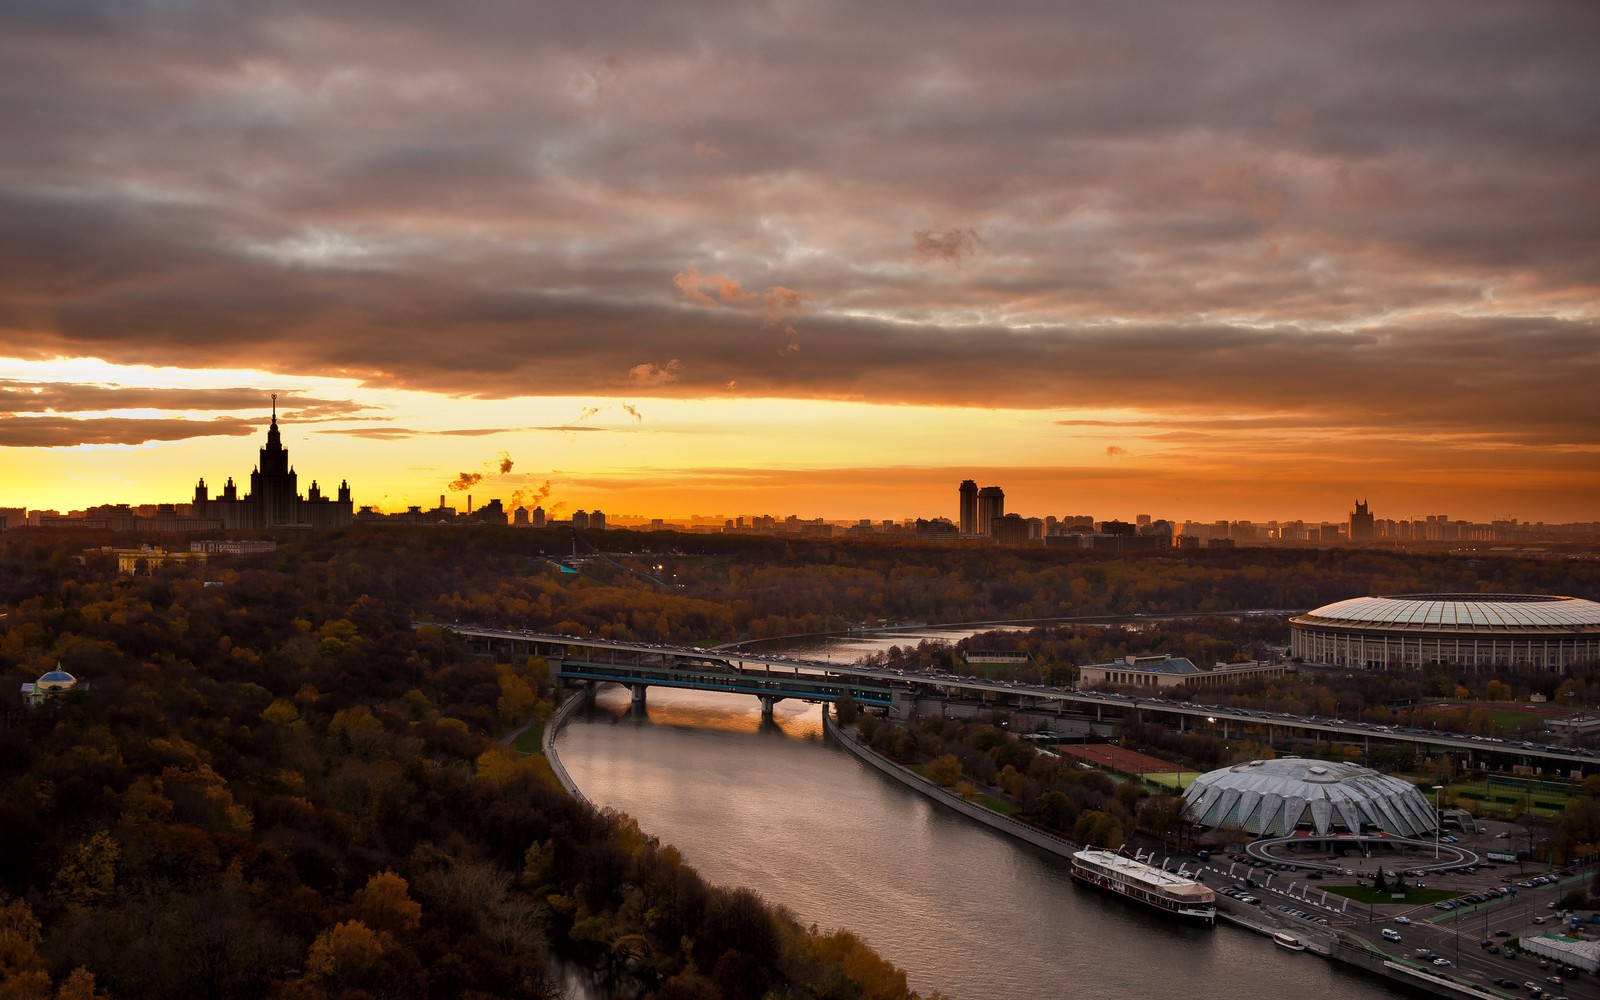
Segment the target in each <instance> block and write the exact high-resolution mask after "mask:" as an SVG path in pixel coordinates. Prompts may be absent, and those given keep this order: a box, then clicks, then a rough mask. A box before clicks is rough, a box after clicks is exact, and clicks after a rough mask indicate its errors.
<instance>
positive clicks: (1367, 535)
mask: <svg viewBox="0 0 1600 1000" xmlns="http://www.w3.org/2000/svg"><path fill="white" fill-rule="evenodd" d="M1346 536H1347V537H1348V538H1349V539H1350V540H1351V541H1352V542H1370V541H1372V538H1373V530H1372V512H1371V511H1369V510H1368V509H1367V502H1366V501H1365V500H1358V501H1356V509H1355V510H1353V511H1351V512H1350V530H1349V531H1348V532H1346Z"/></svg>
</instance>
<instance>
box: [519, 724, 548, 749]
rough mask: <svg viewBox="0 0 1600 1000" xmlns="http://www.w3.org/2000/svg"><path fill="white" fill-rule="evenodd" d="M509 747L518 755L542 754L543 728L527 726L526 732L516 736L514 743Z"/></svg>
mask: <svg viewBox="0 0 1600 1000" xmlns="http://www.w3.org/2000/svg"><path fill="white" fill-rule="evenodd" d="M511 745H512V747H514V748H515V749H516V750H517V752H518V753H525V754H529V755H532V754H536V753H543V752H544V727H543V726H529V727H528V731H527V732H525V733H523V734H522V735H521V736H518V737H517V738H516V741H515V742H513V743H512V744H511Z"/></svg>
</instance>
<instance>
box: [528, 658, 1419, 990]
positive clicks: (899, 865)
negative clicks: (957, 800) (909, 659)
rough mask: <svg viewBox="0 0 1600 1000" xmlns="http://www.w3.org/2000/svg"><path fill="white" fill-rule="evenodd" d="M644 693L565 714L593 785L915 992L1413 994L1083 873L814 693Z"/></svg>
mask: <svg viewBox="0 0 1600 1000" xmlns="http://www.w3.org/2000/svg"><path fill="white" fill-rule="evenodd" d="M913 644H914V640H913ZM840 652H842V650H841V651H840ZM808 655H815V653H814V652H810V653H808ZM857 655H859V654H857ZM841 658H850V659H853V658H854V657H853V656H844V657H841ZM648 702H649V704H648V708H647V710H646V712H645V714H644V715H642V716H640V715H635V714H633V713H631V712H630V709H629V698H628V693H627V692H626V691H625V690H623V689H621V688H617V687H609V688H606V689H603V690H602V691H601V692H600V694H599V696H598V697H597V700H596V706H595V709H594V711H593V712H592V713H590V714H583V713H580V714H578V715H574V716H573V717H572V720H571V721H570V722H569V723H568V725H567V726H566V727H565V728H564V729H563V730H562V731H561V733H560V735H559V737H558V739H557V746H558V749H559V751H560V753H561V760H562V763H563V764H565V765H566V767H567V770H568V771H569V772H570V773H571V775H572V777H573V779H574V780H575V781H576V782H577V784H578V787H580V788H581V789H583V791H584V794H585V795H587V796H588V797H589V798H590V799H591V800H592V801H594V802H595V803H596V804H598V805H602V806H610V807H613V808H616V809H619V810H622V811H624V812H627V813H628V814H630V815H632V816H633V817H634V818H636V819H637V820H638V821H639V825H640V826H641V827H643V828H644V829H645V830H646V831H647V832H649V833H652V834H654V835H656V836H658V837H660V838H661V841H662V842H663V843H671V844H674V845H676V846H677V848H678V849H679V850H680V851H681V852H682V853H683V855H684V858H685V859H686V860H687V861H688V862H689V863H690V864H692V865H694V866H695V867H696V868H697V869H699V870H700V872H701V873H702V874H704V875H705V876H706V877H707V878H708V879H710V880H711V881H714V882H719V883H723V884H730V885H747V886H750V887H752V888H754V889H755V890H757V891H758V892H760V893H761V894H762V895H763V896H764V897H765V898H766V899H767V900H768V901H770V902H773V903H778V904H781V905H783V906H785V907H787V908H788V909H789V910H790V911H791V912H793V913H794V914H795V916H797V917H798V918H799V919H800V920H801V921H802V922H804V923H807V924H810V923H816V924H817V925H819V926H820V927H822V928H834V927H847V928H849V929H851V930H853V931H855V932H856V933H857V934H859V935H860V936H861V937H863V938H865V939H866V940H867V941H868V942H870V943H871V944H872V945H873V946H874V947H875V948H876V949H877V950H878V951H879V952H880V953H881V954H882V955H884V956H885V957H886V958H888V959H889V960H891V961H893V962H894V963H895V964H897V965H900V966H901V967H903V968H905V969H906V970H907V971H908V974H909V976H910V980H911V984H912V986H913V987H914V988H915V989H917V990H919V991H922V992H924V993H926V992H928V991H930V990H934V989H937V990H939V991H941V992H943V993H944V994H946V995H947V996H949V997H952V998H958V1000H1037V998H1040V997H1067V996H1071V997H1076V998H1107V1000H1110V998H1119V1000H1120V998H1123V997H1129V996H1136V995H1156V996H1162V995H1169V996H1186V995H1194V996H1205V997H1211V996H1224V995H1228V996H1232V995H1238V996H1246V997H1250V998H1252V1000H1278V998H1281V1000H1302V998H1304V997H1306V996H1326V997H1339V998H1350V1000H1369V998H1370V1000H1391V998H1393V997H1397V996H1405V995H1407V994H1405V993H1403V992H1400V991H1399V990H1398V989H1397V988H1394V987H1391V986H1389V985H1387V984H1385V983H1383V982H1381V981H1378V980H1375V979H1372V978H1369V977H1366V976H1363V975H1361V974H1358V973H1356V972H1353V971H1350V970H1348V969H1346V968H1344V967H1342V966H1337V965H1335V964H1334V963H1331V962H1329V961H1327V960H1325V959H1321V958H1318V957H1315V956H1312V955H1309V954H1295V953H1290V952H1286V951H1283V950H1281V949H1279V948H1276V947H1275V946H1274V945H1273V944H1272V943H1271V942H1270V941H1269V940H1268V939H1267V938H1265V937H1261V936H1258V935H1255V934H1251V933H1247V932H1244V931H1240V930H1238V929H1235V928H1231V927H1226V926H1219V927H1218V928H1217V929H1216V930H1205V929H1202V928H1193V927H1185V926H1180V925H1176V924H1174V923H1172V922H1171V921H1169V920H1167V919H1164V918H1162V917H1160V916H1159V915H1157V914H1151V913H1147V912H1144V911H1142V910H1140V909H1138V908H1136V907H1134V906H1131V905H1129V904H1127V903H1125V902H1123V901H1120V900H1116V899H1110V898H1106V897H1103V896H1101V895H1099V894H1097V893H1094V892H1091V891H1089V890H1086V889H1084V888H1082V887H1080V886H1076V885H1074V884H1072V882H1071V880H1070V877H1069V875H1068V869H1067V864H1066V862H1065V861H1063V860H1061V859H1058V858H1055V857H1052V856H1049V855H1045V854H1043V853H1042V852H1039V851H1036V850H1034V849H1032V848H1029V847H1027V846H1025V845H1022V844H1020V843H1018V842H1016V841H1014V840H1012V839H1010V838H1008V837H1005V836H1003V835H1001V834H998V833H995V832H993V831H991V830H989V829H987V828H985V827H982V826H979V825H978V824H975V823H973V822H971V821H970V820H967V819H964V818H963V817H961V816H958V815H956V814H954V813H951V812H948V811H946V810H942V809H940V808H938V807H936V806H934V805H933V804H932V803H930V802H929V801H928V800H926V799H924V798H922V797H920V796H918V795H916V794H915V793H914V792H912V791H910V790H909V789H907V788H905V787H903V786H901V785H900V784H898V783H896V782H894V781H891V780H889V779H888V778H886V777H885V776H883V775H881V774H879V773H877V772H876V771H874V770H872V769H871V768H869V767H867V766H866V765H864V764H862V763H861V762H860V761H858V760H856V759H855V758H854V757H852V756H850V755H849V753H847V752H846V751H845V750H843V749H842V748H840V747H838V746H835V745H833V744H831V743H828V742H826V741H825V740H824V738H823V735H822V724H821V717H820V712H821V709H820V708H819V707H818V706H816V705H807V704H804V703H800V702H780V703H779V704H778V706H777V709H776V711H775V713H774V719H773V721H772V722H770V723H766V724H763V723H762V721H761V715H760V708H759V704H758V703H757V701H756V700H755V699H754V698H749V697H743V696H736V695H719V694H709V693H699V692H689V691H671V690H667V689H663V688H652V689H650V691H649V694H648Z"/></svg>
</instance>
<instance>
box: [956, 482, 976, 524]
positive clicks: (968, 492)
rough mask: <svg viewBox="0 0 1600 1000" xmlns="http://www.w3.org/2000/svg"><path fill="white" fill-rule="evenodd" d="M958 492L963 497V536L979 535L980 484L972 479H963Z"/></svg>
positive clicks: (961, 522)
mask: <svg viewBox="0 0 1600 1000" xmlns="http://www.w3.org/2000/svg"><path fill="white" fill-rule="evenodd" d="M956 492H957V493H958V494H959V495H960V497H961V513H960V518H959V523H960V527H961V534H963V535H976V534H977V533H978V484H977V483H975V482H973V481H972V480H970V479H963V480H962V481H961V486H960V488H959V489H958V490H957V491H956Z"/></svg>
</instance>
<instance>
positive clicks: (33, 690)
mask: <svg viewBox="0 0 1600 1000" xmlns="http://www.w3.org/2000/svg"><path fill="white" fill-rule="evenodd" d="M84 686H87V685H80V684H79V683H78V679H77V678H76V677H74V676H72V675H71V674H69V673H67V672H66V671H65V670H62V669H61V664H60V663H57V664H56V668H55V669H54V670H52V671H50V672H49V673H47V674H45V675H44V676H42V677H40V678H39V679H38V680H36V681H34V682H32V683H31V684H23V685H22V697H23V700H25V701H26V702H27V703H28V705H29V707H30V708H38V707H39V706H40V705H43V704H44V703H45V702H47V701H49V700H50V699H51V698H59V697H61V696H62V695H64V694H66V693H67V692H68V691H72V690H74V689H75V688H78V687H84Z"/></svg>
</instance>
